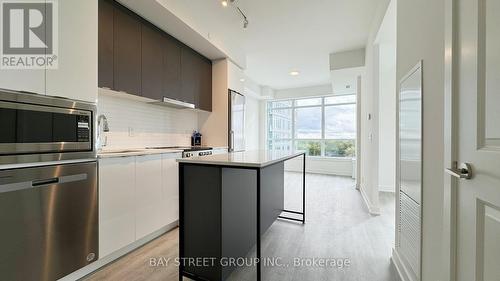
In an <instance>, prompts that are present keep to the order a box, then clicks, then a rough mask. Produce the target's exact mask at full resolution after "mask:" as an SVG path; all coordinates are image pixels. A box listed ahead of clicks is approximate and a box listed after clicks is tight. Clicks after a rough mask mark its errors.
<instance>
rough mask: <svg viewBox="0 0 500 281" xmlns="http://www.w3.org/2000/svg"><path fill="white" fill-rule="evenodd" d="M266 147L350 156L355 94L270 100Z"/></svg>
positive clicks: (353, 144)
mask: <svg viewBox="0 0 500 281" xmlns="http://www.w3.org/2000/svg"><path fill="white" fill-rule="evenodd" d="M267 120H268V138H267V139H268V148H269V149H271V150H294V151H303V152H305V153H306V154H307V155H308V156H317V157H353V156H354V154H355V145H356V141H355V140H356V95H355V94H349V95H336V96H329V97H320V98H303V99H294V100H279V101H270V102H269V103H268V118H267Z"/></svg>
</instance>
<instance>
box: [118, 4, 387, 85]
mask: <svg viewBox="0 0 500 281" xmlns="http://www.w3.org/2000/svg"><path fill="white" fill-rule="evenodd" d="M156 1H157V2H158V3H159V4H161V5H162V6H163V7H165V8H166V9H167V10H169V11H170V12H171V13H172V14H175V16H177V17H178V18H179V19H181V20H182V21H183V22H184V23H186V24H187V25H188V26H189V27H190V28H192V29H193V30H195V31H196V32H197V33H199V35H201V36H203V37H204V38H205V39H207V40H209V41H210V43H211V44H213V45H215V46H217V47H218V48H219V49H221V50H222V51H223V52H224V53H226V54H227V55H228V56H229V57H230V58H231V59H232V60H234V61H235V62H236V63H237V64H238V65H240V66H242V67H245V66H246V69H245V73H246V74H247V75H248V76H249V77H250V78H252V79H253V80H255V81H256V82H257V83H259V84H261V85H265V86H270V87H272V88H275V89H284V88H295V87H304V86H311V85H319V84H325V83H330V81H331V80H330V79H331V76H330V69H329V54H330V53H332V52H339V51H344V50H349V49H355V48H360V47H363V46H364V45H365V43H366V40H367V37H368V32H369V28H370V24H371V22H372V18H373V16H374V11H375V10H376V7H377V5H378V4H379V3H380V0H272V1H269V0H236V5H238V6H239V7H240V8H241V9H242V10H243V12H244V13H245V14H246V15H247V17H248V19H249V21H250V24H249V27H248V29H246V30H244V29H243V21H242V18H241V17H240V15H239V14H238V13H237V12H236V11H235V10H234V8H231V7H227V8H223V7H222V6H221V4H220V0H156ZM121 2H126V4H128V6H133V7H131V8H132V9H133V10H141V9H142V8H141V7H140V6H141V5H144V3H145V2H150V3H151V1H144V2H143V1H132V0H122V1H121ZM167 32H168V30H167ZM173 35H174V36H175V34H173ZM180 39H181V38H180ZM181 41H182V39H181ZM192 47H194V48H195V49H196V46H192ZM292 70H297V71H299V72H300V75H299V76H294V77H292V76H290V75H289V72H290V71H292Z"/></svg>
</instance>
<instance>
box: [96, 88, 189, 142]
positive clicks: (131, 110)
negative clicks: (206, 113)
mask: <svg viewBox="0 0 500 281" xmlns="http://www.w3.org/2000/svg"><path fill="white" fill-rule="evenodd" d="M97 111H98V114H104V115H105V116H106V118H107V119H108V124H109V132H107V133H105V134H106V136H107V146H106V147H105V148H104V149H122V148H141V147H148V146H176V145H190V144H191V134H192V133H193V131H194V130H198V113H197V112H195V111H191V110H182V109H174V108H169V107H164V106H160V105H154V104H149V103H145V102H141V101H135V100H130V99H126V98H122V97H117V96H115V95H109V94H105V93H102V91H100V92H99V99H98V103H97Z"/></svg>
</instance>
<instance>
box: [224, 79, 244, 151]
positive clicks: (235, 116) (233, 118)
mask: <svg viewBox="0 0 500 281" xmlns="http://www.w3.org/2000/svg"><path fill="white" fill-rule="evenodd" d="M228 104H229V133H228V136H229V140H228V143H229V151H230V152H237V151H244V150H245V96H244V95H242V94H240V93H238V92H236V91H233V90H231V89H230V90H229V103H228Z"/></svg>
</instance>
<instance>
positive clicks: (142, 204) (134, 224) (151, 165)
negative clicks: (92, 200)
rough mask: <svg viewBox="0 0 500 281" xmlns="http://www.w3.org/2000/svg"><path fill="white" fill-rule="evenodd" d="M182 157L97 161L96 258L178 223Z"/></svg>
mask: <svg viewBox="0 0 500 281" xmlns="http://www.w3.org/2000/svg"><path fill="white" fill-rule="evenodd" d="M181 156H182V155H181V154H180V153H168V154H153V155H144V156H130V157H118V158H103V159H99V258H102V257H105V256H107V255H109V254H111V253H113V252H115V251H117V250H119V249H121V248H123V247H125V246H127V245H129V244H132V243H133V242H134V241H137V240H139V239H141V238H143V237H145V236H147V235H148V234H151V233H153V232H155V231H157V230H159V229H160V228H162V227H164V226H166V225H169V224H171V223H173V222H175V221H176V220H178V219H179V203H178V201H179V194H178V188H179V187H178V183H179V172H178V164H177V162H176V160H175V159H177V158H180V157H181Z"/></svg>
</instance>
